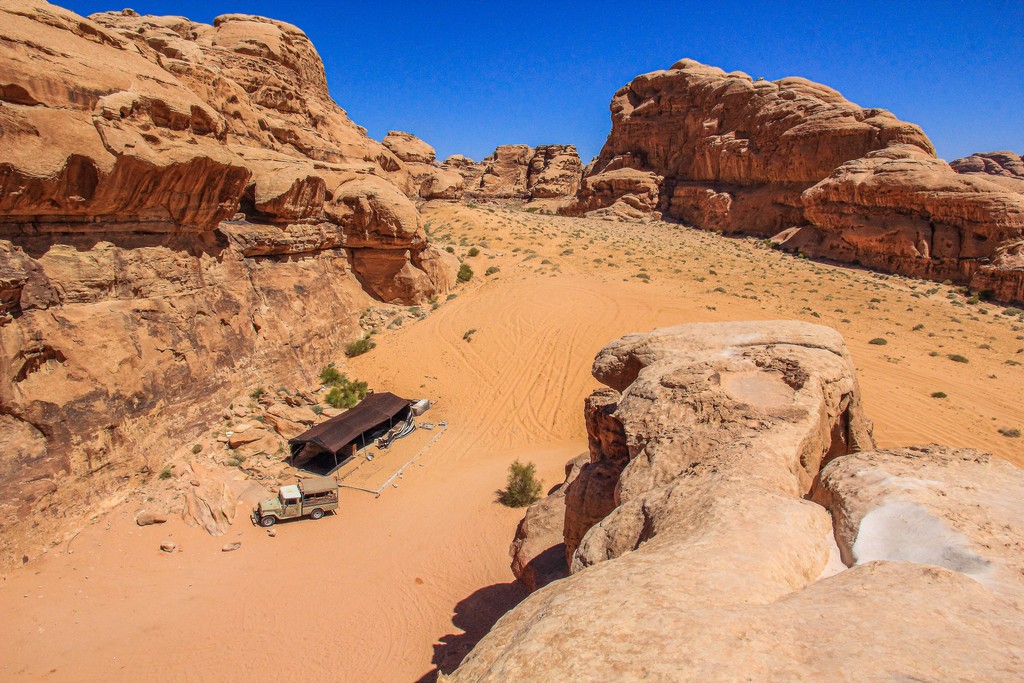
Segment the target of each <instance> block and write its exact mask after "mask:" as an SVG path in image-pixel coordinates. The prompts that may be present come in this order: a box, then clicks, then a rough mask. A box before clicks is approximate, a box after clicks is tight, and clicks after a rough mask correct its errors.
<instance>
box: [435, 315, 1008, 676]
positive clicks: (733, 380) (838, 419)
mask: <svg viewBox="0 0 1024 683" xmlns="http://www.w3.org/2000/svg"><path fill="white" fill-rule="evenodd" d="M594 375H595V377H597V378H598V379H599V380H600V381H602V382H603V383H605V384H607V385H608V388H607V389H603V390H600V391H598V392H596V393H595V394H594V395H593V396H591V398H590V399H589V400H588V402H587V405H586V409H585V412H586V418H587V425H588V433H589V435H590V461H589V462H588V463H586V464H585V465H584V466H583V468H582V469H581V470H580V472H579V474H578V476H576V478H575V479H574V480H573V481H572V483H570V484H569V485H568V487H567V488H566V490H565V493H564V500H565V503H564V506H565V522H564V543H565V546H566V551H567V553H568V555H569V560H570V563H571V567H570V568H571V571H572V574H571V575H570V576H568V577H567V578H565V579H562V580H557V581H554V582H553V583H550V584H548V585H546V586H545V587H542V588H540V589H539V590H537V591H536V592H535V593H533V594H532V595H531V596H530V597H529V598H527V599H526V600H525V601H524V602H523V603H521V604H520V605H519V606H517V607H516V608H514V609H513V610H512V611H511V612H509V613H508V614H506V615H505V616H504V617H503V618H502V619H501V620H499V621H498V623H497V624H496V625H495V626H494V628H493V629H492V631H491V632H490V633H489V634H488V635H487V636H486V637H485V638H484V639H483V640H481V641H480V643H479V644H478V645H477V646H476V648H475V649H474V650H473V651H472V652H471V653H470V654H469V655H468V657H467V658H466V659H465V660H464V662H463V663H462V665H461V666H460V668H459V669H457V670H456V671H455V672H454V673H453V674H452V675H451V677H450V680H453V681H463V680H467V681H468V680H473V681H489V680H503V681H528V680H607V679H614V680H639V679H645V680H707V679H714V680H733V679H736V680H741V679H742V680H747V679H753V680H823V679H832V680H863V679H864V678H865V677H867V678H869V679H880V680H881V679H884V680H893V679H901V680H902V679H915V680H921V679H936V678H943V679H950V678H952V679H965V680H967V679H976V678H985V679H992V680H1013V679H1014V678H1015V677H1016V675H1017V672H1018V671H1019V667H1020V666H1021V663H1022V662H1024V648H1022V647H1020V645H1019V644H1018V640H1019V639H1017V638H1016V637H1015V635H1014V634H1015V629H1016V624H1017V623H1019V620H1020V618H1021V617H1022V616H1024V615H1022V609H1021V600H1020V597H1021V591H1022V590H1024V580H1022V578H1021V568H1022V566H1024V560H1022V556H1021V554H1020V552H1019V548H1020V544H1021V541H1022V535H1024V514H1022V512H1021V510H1020V507H1019V505H1017V504H1016V501H1017V500H1019V497H1020V495H1021V494H1022V493H1024V475H1022V474H1021V473H1020V471H1019V470H1017V469H1016V468H1014V467H1013V466H1011V465H1009V464H1007V463H1002V462H998V461H995V460H993V459H992V458H990V457H989V456H986V455H984V454H980V453H977V452H975V451H970V450H960V451H956V450H952V449H948V448H943V447H939V446H929V447H922V448H912V449H899V450H896V451H871V450H869V449H870V448H871V447H872V443H871V436H870V430H869V424H868V423H867V421H866V419H865V418H864V416H863V414H862V413H861V410H860V404H859V399H858V392H857V384H856V378H855V376H854V372H853V366H852V363H851V361H850V358H849V355H848V353H847V352H846V350H845V347H844V345H843V342H842V339H841V338H840V337H839V335H838V334H837V333H836V332H834V331H833V330H830V329H827V328H822V327H818V326H813V325H807V324H803V323H794V322H785V323H776V322H769V323H724V324H695V325H687V326H680V327H678V328H670V329H666V330H657V331H655V332H652V333H650V334H647V335H630V336H627V337H624V338H623V339H621V340H619V341H617V342H613V343H612V344H610V345H609V346H607V347H605V349H603V350H602V351H601V352H600V353H599V355H598V357H597V360H596V361H595V363H594ZM862 449H863V450H862ZM811 499H813V500H811ZM539 505H540V506H545V505H547V506H550V505H551V503H549V502H547V501H542V502H541V503H540V504H539ZM532 512H533V511H532V510H531V513H532ZM529 519H530V513H528V518H527V521H529ZM517 543H519V547H520V548H522V547H524V546H525V545H526V544H525V543H524V542H523V539H518V538H517ZM543 545H544V544H543V543H539V544H535V548H537V550H535V552H537V551H539V549H540V547H541V546H543ZM527 559H528V558H526V557H523V556H522V555H521V554H520V555H519V556H518V557H517V561H518V562H519V566H526V564H525V563H524V560H527ZM514 566H515V565H514Z"/></svg>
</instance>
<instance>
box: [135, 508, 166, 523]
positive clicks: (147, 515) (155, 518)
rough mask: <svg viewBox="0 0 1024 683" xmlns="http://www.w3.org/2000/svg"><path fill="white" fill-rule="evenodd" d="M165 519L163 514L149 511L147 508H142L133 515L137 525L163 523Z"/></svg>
mask: <svg viewBox="0 0 1024 683" xmlns="http://www.w3.org/2000/svg"><path fill="white" fill-rule="evenodd" d="M166 521H167V518H166V517H164V516H163V515H160V514H157V513H155V512H150V511H149V510H143V511H142V512H140V513H139V514H138V515H136V516H135V523H136V524H138V525H139V526H149V525H151V524H163V523H164V522H166Z"/></svg>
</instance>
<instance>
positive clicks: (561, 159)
mask: <svg viewBox="0 0 1024 683" xmlns="http://www.w3.org/2000/svg"><path fill="white" fill-rule="evenodd" d="M445 167H447V168H449V169H451V170H453V171H457V172H458V173H459V174H460V175H461V176H462V177H463V182H464V185H465V194H466V196H467V197H468V198H472V199H495V200H503V199H516V200H527V201H528V200H531V199H557V198H564V197H571V196H572V195H574V194H575V193H576V191H577V189H578V188H579V185H580V180H581V177H582V175H583V167H582V164H581V162H580V157H579V153H578V152H577V151H576V148H575V147H574V146H572V145H540V146H539V147H536V148H533V147H530V146H529V145H501V146H500V147H498V148H497V149H495V150H494V153H493V154H491V155H490V156H488V157H486V158H484V160H483V161H481V162H479V163H477V164H474V163H473V161H472V160H471V159H466V158H465V157H462V156H455V157H449V158H448V159H447V160H445Z"/></svg>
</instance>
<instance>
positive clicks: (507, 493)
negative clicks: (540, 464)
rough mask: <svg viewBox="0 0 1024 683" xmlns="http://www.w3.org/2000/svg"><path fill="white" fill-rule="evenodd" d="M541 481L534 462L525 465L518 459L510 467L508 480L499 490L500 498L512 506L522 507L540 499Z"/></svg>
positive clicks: (505, 503) (503, 502)
mask: <svg viewBox="0 0 1024 683" xmlns="http://www.w3.org/2000/svg"><path fill="white" fill-rule="evenodd" d="M540 492H541V483H540V481H539V480H538V479H537V468H536V467H534V465H533V463H532V462H531V463H526V464H525V465H524V464H523V463H521V462H519V461H518V460H516V461H515V462H513V463H512V464H511V465H509V467H508V482H507V484H506V487H505V488H504V489H501V490H499V491H498V500H499V501H501V504H502V505H507V506H508V507H510V508H521V507H526V506H527V505H530V504H531V503H536V502H537V501H538V500H540Z"/></svg>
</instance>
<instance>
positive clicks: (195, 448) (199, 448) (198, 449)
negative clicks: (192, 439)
mask: <svg viewBox="0 0 1024 683" xmlns="http://www.w3.org/2000/svg"><path fill="white" fill-rule="evenodd" d="M202 452H203V447H202V446H200V445H199V444H196V445H194V446H192V453H193V454H196V455H198V454H199V453H202Z"/></svg>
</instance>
